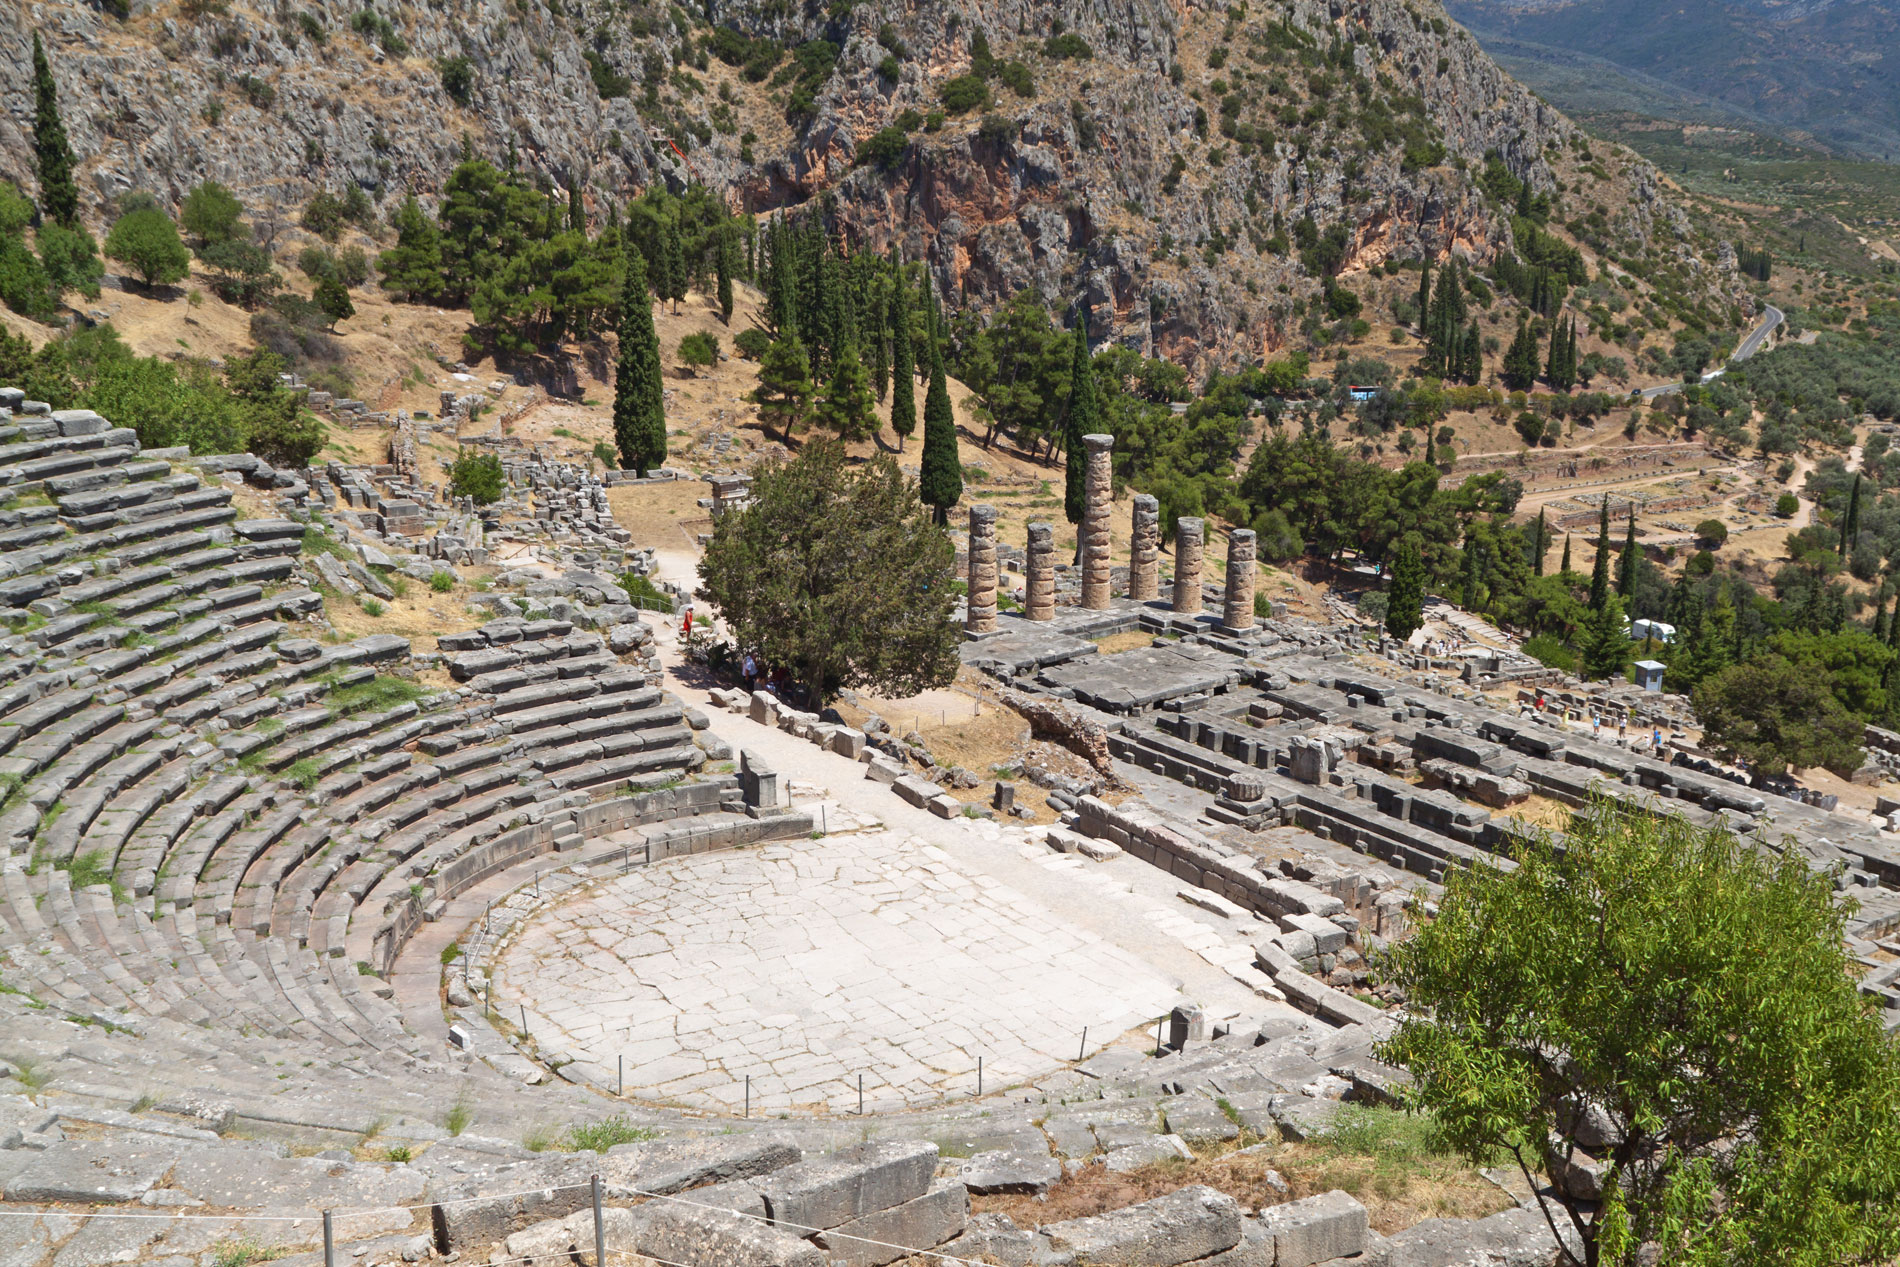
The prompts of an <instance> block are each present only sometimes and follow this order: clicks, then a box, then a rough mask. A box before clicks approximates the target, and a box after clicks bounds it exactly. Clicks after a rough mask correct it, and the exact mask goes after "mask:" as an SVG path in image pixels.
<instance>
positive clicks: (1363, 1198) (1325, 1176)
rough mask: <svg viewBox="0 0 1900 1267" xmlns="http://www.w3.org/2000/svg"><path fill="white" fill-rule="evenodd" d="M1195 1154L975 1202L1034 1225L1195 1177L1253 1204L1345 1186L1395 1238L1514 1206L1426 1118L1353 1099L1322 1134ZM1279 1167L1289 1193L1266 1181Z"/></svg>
mask: <svg viewBox="0 0 1900 1267" xmlns="http://www.w3.org/2000/svg"><path fill="white" fill-rule="evenodd" d="M1196 1154H1197V1155H1196V1157H1195V1159H1194V1160H1193V1161H1186V1160H1170V1161H1163V1162H1157V1163H1155V1164H1154V1165H1151V1166H1143V1167H1141V1168H1140V1169H1138V1170H1132V1171H1129V1172H1127V1173H1126V1174H1114V1173H1112V1172H1110V1171H1108V1170H1106V1169H1104V1168H1103V1167H1101V1166H1099V1165H1092V1166H1088V1167H1086V1168H1085V1169H1083V1170H1080V1171H1078V1172H1077V1173H1075V1174H1073V1175H1068V1176H1064V1178H1063V1179H1062V1180H1061V1182H1059V1183H1057V1184H1056V1185H1055V1186H1054V1187H1053V1188H1051V1189H1050V1190H1049V1194H1048V1196H1047V1197H1045V1198H1043V1199H1040V1200H1038V1199H1037V1198H1035V1197H1030V1196H980V1197H979V1196H973V1197H971V1198H970V1209H971V1211H972V1212H974V1213H990V1212H996V1213H1002V1214H1007V1215H1008V1216H1009V1217H1010V1218H1011V1219H1013V1220H1014V1221H1015V1222H1016V1223H1017V1224H1018V1225H1019V1226H1023V1227H1032V1226H1036V1225H1040V1224H1047V1223H1059V1222H1062V1221H1063V1220H1065V1219H1076V1218H1085V1217H1088V1216H1090V1215H1095V1214H1102V1213H1105V1212H1107V1211H1109V1210H1115V1209H1120V1208H1121V1207H1123V1206H1127V1205H1132V1204H1134V1203H1136V1202H1140V1201H1147V1200H1150V1199H1152V1198H1154V1197H1159V1196H1165V1195H1167V1194H1168V1193H1170V1192H1174V1191H1176V1190H1177V1189H1180V1188H1185V1187H1188V1186H1190V1185H1193V1184H1206V1185H1207V1186H1208V1187H1210V1188H1213V1189H1215V1190H1216V1191H1219V1192H1225V1193H1226V1194H1228V1195H1229V1196H1231V1197H1233V1198H1234V1199H1235V1200H1236V1201H1238V1202H1240V1203H1241V1204H1242V1205H1243V1206H1247V1207H1249V1208H1257V1207H1260V1206H1269V1205H1278V1204H1280V1203H1281V1202H1284V1201H1288V1200H1298V1199H1299V1198H1301V1197H1309V1196H1314V1195H1316V1194H1318V1193H1322V1192H1330V1191H1332V1190H1333V1189H1335V1188H1340V1189H1344V1190H1345V1191H1346V1192H1349V1193H1351V1194H1352V1195H1353V1196H1354V1197H1355V1198H1357V1199H1358V1200H1359V1202H1360V1203H1361V1204H1363V1205H1364V1206H1365V1207H1366V1210H1367V1212H1368V1214H1369V1215H1370V1216H1371V1220H1372V1226H1373V1227H1374V1228H1375V1229H1377V1230H1378V1231H1379V1232H1380V1233H1382V1234H1384V1235H1388V1236H1389V1235H1391V1234H1392V1233H1394V1232H1400V1231H1403V1230H1404V1229H1406V1228H1408V1227H1411V1226H1412V1225H1413V1224H1415V1223H1420V1222H1423V1221H1424V1220H1426V1219H1437V1218H1459V1219H1475V1218H1483V1217H1484V1216H1486V1215H1489V1214H1496V1213H1497V1212H1498V1211H1500V1210H1507V1209H1509V1208H1511V1206H1512V1205H1513V1204H1515V1203H1514V1202H1513V1200H1512V1199H1511V1198H1510V1197H1509V1196H1508V1195H1506V1194H1505V1193H1504V1192H1503V1191H1502V1190H1501V1189H1499V1188H1498V1187H1497V1185H1495V1184H1493V1183H1492V1182H1491V1181H1490V1180H1488V1179H1486V1178H1484V1176H1482V1175H1481V1174H1479V1173H1478V1172H1477V1170H1476V1169H1475V1168H1474V1167H1472V1166H1471V1165H1469V1164H1468V1163H1467V1162H1465V1161H1464V1160H1463V1159H1462V1158H1460V1157H1457V1156H1454V1155H1451V1154H1449V1153H1445V1152H1443V1151H1441V1150H1439V1149H1438V1148H1437V1147H1436V1145H1435V1144H1434V1142H1433V1141H1432V1139H1431V1122H1430V1119H1429V1118H1426V1117H1422V1116H1419V1115H1416V1114H1406V1113H1400V1112H1396V1111H1394V1110H1391V1109H1381V1108H1372V1107H1366V1106H1359V1105H1348V1106H1346V1107H1345V1108H1344V1109H1343V1110H1342V1112H1341V1114H1340V1119H1339V1125H1338V1127H1337V1128H1336V1129H1335V1131H1334V1132H1333V1134H1332V1135H1330V1136H1327V1137H1325V1138H1321V1139H1314V1140H1308V1141H1305V1142H1303V1143H1297V1144H1295V1143H1279V1144H1275V1143H1266V1144H1262V1143H1260V1142H1259V1139H1258V1137H1257V1136H1253V1135H1251V1134H1249V1133H1246V1132H1243V1133H1242V1135H1241V1138H1240V1139H1239V1140H1237V1141H1234V1142H1231V1143H1226V1144H1213V1145H1208V1146H1206V1147H1203V1148H1197V1149H1196ZM1273 1174H1277V1175H1278V1176H1279V1177H1280V1178H1281V1179H1282V1180H1284V1182H1285V1184H1286V1185H1287V1188H1289V1189H1290V1190H1291V1191H1290V1193H1289V1192H1286V1191H1283V1190H1282V1189H1281V1188H1280V1187H1279V1186H1277V1185H1276V1184H1275V1183H1274V1182H1273V1181H1272V1180H1271V1179H1270V1178H1269V1176H1270V1175H1273Z"/></svg>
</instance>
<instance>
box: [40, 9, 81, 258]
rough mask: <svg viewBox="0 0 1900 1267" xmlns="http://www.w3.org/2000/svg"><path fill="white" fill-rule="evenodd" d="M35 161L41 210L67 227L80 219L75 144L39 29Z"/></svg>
mask: <svg viewBox="0 0 1900 1267" xmlns="http://www.w3.org/2000/svg"><path fill="white" fill-rule="evenodd" d="M33 162H34V165H35V166H36V167H37V169H38V171H39V178H40V212H41V214H43V215H44V216H45V217H46V218H47V219H48V220H51V221H53V223H55V224H63V225H66V226H67V227H68V228H70V227H72V226H73V225H75V224H77V223H79V186H78V185H77V184H76V183H75V182H74V180H73V147H72V146H71V145H70V144H68V143H67V140H66V125H65V124H64V123H62V122H60V118H59V89H58V87H57V86H56V85H55V84H54V83H53V67H52V64H51V63H50V62H48V61H47V60H46V49H45V48H44V47H43V46H42V45H41V44H40V33H39V32H38V31H35V32H33Z"/></svg>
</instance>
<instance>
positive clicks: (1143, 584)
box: [1128, 493, 1161, 603]
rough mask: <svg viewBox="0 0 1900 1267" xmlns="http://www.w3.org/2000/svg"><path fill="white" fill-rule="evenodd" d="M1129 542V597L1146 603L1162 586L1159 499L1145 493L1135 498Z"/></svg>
mask: <svg viewBox="0 0 1900 1267" xmlns="http://www.w3.org/2000/svg"><path fill="white" fill-rule="evenodd" d="M1128 545H1129V555H1130V559H1129V564H1128V597H1130V598H1132V599H1134V600H1135V601H1136V602H1138V603H1145V602H1147V601H1149V600H1150V599H1152V598H1154V597H1155V596H1156V595H1157V594H1158V593H1160V590H1161V503H1160V502H1159V501H1156V500H1155V499H1154V498H1153V497H1150V496H1149V495H1148V494H1147V493H1142V494H1139V495H1138V496H1137V497H1136V498H1135V522H1134V526H1133V528H1132V529H1131V531H1130V532H1129V534H1128Z"/></svg>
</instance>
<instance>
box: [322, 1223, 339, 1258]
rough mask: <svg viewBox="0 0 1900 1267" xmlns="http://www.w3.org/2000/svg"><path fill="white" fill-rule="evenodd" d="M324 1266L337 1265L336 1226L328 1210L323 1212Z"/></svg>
mask: <svg viewBox="0 0 1900 1267" xmlns="http://www.w3.org/2000/svg"><path fill="white" fill-rule="evenodd" d="M323 1267H336V1227H335V1225H334V1223H333V1221H332V1217H331V1214H330V1212H329V1211H328V1210H325V1211H324V1212H323Z"/></svg>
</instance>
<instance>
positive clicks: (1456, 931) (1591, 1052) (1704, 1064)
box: [1382, 801, 1900, 1267]
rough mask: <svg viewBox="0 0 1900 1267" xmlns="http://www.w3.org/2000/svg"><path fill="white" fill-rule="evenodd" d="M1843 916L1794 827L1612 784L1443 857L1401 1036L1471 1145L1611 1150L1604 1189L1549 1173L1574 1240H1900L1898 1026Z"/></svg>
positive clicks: (1454, 1128)
mask: <svg viewBox="0 0 1900 1267" xmlns="http://www.w3.org/2000/svg"><path fill="white" fill-rule="evenodd" d="M1845 918H1846V912H1845V911H1844V910H1843V909H1842V908H1841V907H1840V906H1838V905H1836V903H1835V901H1834V892H1833V884H1832V877H1831V876H1829V875H1826V874H1819V873H1815V872H1812V871H1810V870H1809V868H1808V865H1807V862H1806V859H1805V858H1804V857H1803V856H1802V855H1801V853H1800V852H1799V851H1798V850H1795V849H1789V850H1787V851H1786V852H1785V853H1782V854H1781V855H1779V856H1778V857H1776V856H1770V855H1768V854H1765V853H1762V852H1760V851H1758V850H1756V849H1755V848H1754V847H1752V846H1751V845H1749V844H1747V843H1745V842H1742V841H1738V840H1737V839H1736V838H1735V837H1734V836H1732V835H1730V834H1729V833H1728V832H1727V831H1725V830H1722V829H1720V828H1715V829H1709V830H1703V829H1700V828H1697V827H1695V826H1693V825H1691V824H1689V823H1687V822H1685V821H1683V820H1682V819H1680V818H1677V817H1675V816H1672V815H1661V814H1649V813H1645V812H1641V811H1632V810H1629V809H1626V808H1621V807H1618V806H1617V805H1615V804H1612V803H1609V802H1602V801H1599V802H1596V803H1594V804H1592V805H1590V806H1588V807H1586V808H1585V809H1583V810H1580V811H1578V812H1577V813H1576V814H1575V815H1574V816H1573V818H1572V821H1571V825H1570V829H1569V832H1568V834H1567V835H1566V836H1564V837H1563V838H1562V839H1561V841H1555V840H1550V839H1536V840H1530V841H1527V842H1525V844H1524V846H1523V848H1522V849H1521V850H1520V851H1519V853H1518V856H1517V865H1516V866H1515V867H1512V868H1511V869H1509V870H1504V869H1500V868H1496V867H1491V866H1485V865H1482V864H1480V865H1478V866H1476V867H1473V868H1472V869H1471V870H1468V871H1456V872H1453V873H1452V874H1450V875H1449V876H1448V877H1447V879H1446V885H1445V893H1444V897H1443V899H1442V901H1441V902H1440V904H1439V908H1438V911H1437V913H1436V915H1435V916H1434V917H1433V918H1431V919H1430V920H1429V921H1428V922H1426V923H1425V924H1424V926H1423V927H1422V928H1421V929H1420V931H1419V932H1418V934H1417V935H1416V936H1415V937H1413V938H1412V939H1411V940H1409V941H1406V942H1404V943H1401V944H1400V945H1399V946H1398V947H1397V948H1396V949H1395V950H1394V951H1392V952H1391V954H1390V957H1389V960H1388V964H1387V966H1388V969H1389V970H1390V972H1391V975H1392V977H1393V979H1394V980H1395V981H1396V982H1397V983H1398V984H1399V985H1401V986H1402V987H1403V988H1404V989H1405V991H1406V995H1407V999H1408V1001H1409V1004H1410V1007H1411V1010H1412V1014H1411V1015H1410V1016H1409V1017H1408V1018H1407V1019H1405V1020H1403V1021H1401V1022H1400V1025H1399V1029H1398V1031H1397V1033H1396V1034H1395V1035H1394V1036H1393V1037H1392V1038H1391V1039H1390V1040H1389V1041H1388V1042H1387V1043H1385V1044H1384V1045H1383V1047H1382V1056H1383V1058H1384V1059H1387V1060H1391V1061H1393V1062H1395V1063H1398V1064H1402V1065H1404V1066H1405V1067H1406V1068H1408V1069H1409V1070H1410V1071H1411V1073H1412V1076H1413V1078H1414V1080H1415V1083H1414V1087H1413V1090H1412V1092H1411V1096H1412V1101H1413V1105H1414V1107H1417V1108H1420V1109H1424V1110H1427V1111H1429V1112H1431V1113H1432V1114H1433V1116H1434V1119H1435V1121H1436V1123H1437V1126H1438V1129H1439V1130H1440V1131H1441V1132H1442V1135H1443V1136H1444V1139H1445V1141H1446V1142H1447V1143H1448V1144H1450V1145H1452V1146H1453V1147H1455V1148H1457V1149H1458V1150H1460V1151H1462V1152H1463V1153H1465V1154H1466V1155H1467V1156H1468V1157H1470V1158H1471V1159H1473V1160H1474V1161H1486V1162H1497V1161H1499V1160H1504V1161H1506V1162H1507V1164H1509V1163H1514V1164H1515V1165H1516V1166H1518V1167H1519V1168H1521V1169H1522V1170H1523V1171H1524V1172H1525V1174H1526V1176H1527V1177H1530V1176H1532V1175H1533V1174H1534V1173H1535V1172H1537V1171H1539V1170H1543V1171H1545V1172H1546V1173H1548V1174H1552V1175H1557V1176H1562V1175H1563V1174H1565V1173H1566V1172H1567V1171H1569V1170H1570V1169H1571V1167H1570V1163H1572V1162H1574V1161H1575V1160H1576V1159H1577V1158H1579V1157H1580V1156H1582V1155H1583V1154H1585V1153H1588V1154H1589V1155H1590V1156H1594V1157H1595V1158H1596V1160H1597V1161H1598V1162H1600V1163H1601V1165H1602V1193H1601V1199H1600V1200H1593V1201H1586V1200H1584V1199H1582V1197H1581V1196H1563V1195H1559V1194H1558V1193H1557V1192H1556V1191H1554V1190H1553V1189H1551V1188H1546V1187H1545V1186H1544V1183H1543V1180H1542V1179H1541V1178H1538V1179H1536V1180H1534V1186H1536V1187H1538V1188H1539V1190H1540V1192H1541V1193H1542V1195H1541V1197H1540V1201H1541V1204H1542V1208H1543V1211H1544V1213H1545V1214H1546V1216H1547V1217H1548V1218H1549V1219H1550V1221H1551V1224H1552V1226H1553V1228H1555V1229H1556V1230H1557V1231H1559V1232H1560V1233H1561V1234H1562V1236H1563V1239H1564V1240H1565V1241H1566V1242H1568V1243H1569V1244H1570V1245H1571V1246H1572V1247H1573V1248H1575V1250H1576V1254H1575V1256H1574V1257H1572V1258H1570V1261H1573V1262H1581V1263H1585V1264H1588V1265H1589V1267H1597V1265H1598V1264H1619V1265H1620V1264H1631V1263H1639V1262H1640V1263H1664V1264H1708V1265H1709V1267H1714V1265H1715V1264H1723V1265H1724V1267H1728V1265H1730V1264H1755V1263H1760V1264H1769V1263H1773V1264H1797V1265H1805V1264H1814V1265H1817V1267H1818V1265H1819V1264H1847V1263H1854V1264H1861V1263H1864V1264H1879V1263H1890V1262H1892V1261H1894V1258H1895V1255H1896V1254H1900V1048H1896V1046H1895V1045H1894V1044H1893V1043H1892V1042H1890V1041H1889V1040H1888V1039H1887V1038H1886V1037H1885V1036H1884V1035H1883V1034H1882V1032H1881V1028H1880V1025H1879V1023H1878V1022H1877V1020H1876V1019H1875V1018H1874V1015H1873V1014H1872V1009H1871V1006H1870V1004H1869V1002H1868V1001H1866V1000H1864V999H1863V998H1861V996H1860V995H1859V994H1858V992H1857V991H1856V989H1855V987H1854V984H1853V978H1854V976H1855V975H1856V974H1855V973H1854V971H1853V968H1854V965H1853V964H1851V963H1850V962H1849V960H1848V955H1847V952H1846V950H1845V948H1844V944H1843V930H1844V923H1845ZM1565 1186H1566V1185H1564V1184H1562V1183H1559V1184H1557V1185H1556V1187H1557V1188H1562V1187H1565ZM1568 1186H1569V1187H1570V1188H1571V1189H1572V1191H1576V1190H1577V1189H1578V1186H1577V1185H1574V1184H1573V1185H1568Z"/></svg>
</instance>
